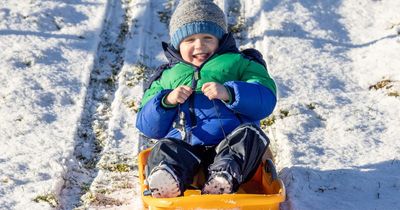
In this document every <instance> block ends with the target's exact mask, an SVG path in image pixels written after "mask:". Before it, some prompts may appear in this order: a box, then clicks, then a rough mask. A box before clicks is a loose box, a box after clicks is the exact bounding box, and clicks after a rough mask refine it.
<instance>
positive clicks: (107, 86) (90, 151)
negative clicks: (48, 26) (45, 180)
mask: <svg viewBox="0 0 400 210" xmlns="http://www.w3.org/2000/svg"><path fill="white" fill-rule="evenodd" d="M128 3H129V0H122V1H119V0H111V1H109V2H108V5H107V11H106V19H105V22H104V25H103V31H102V32H101V34H100V38H101V40H100V42H99V45H98V48H97V54H96V56H95V60H94V65H93V69H92V71H91V75H90V81H89V84H88V89H87V94H86V98H85V103H84V107H83V112H82V116H81V120H80V124H79V127H78V129H77V131H76V136H75V149H74V151H73V156H72V157H71V158H70V161H69V162H68V163H67V171H66V174H65V177H63V178H64V185H63V188H62V189H61V192H60V197H59V206H58V209H73V208H85V207H84V206H85V205H86V204H85V202H84V201H83V199H82V198H81V197H82V196H83V195H84V194H85V193H87V192H88V191H89V190H90V186H91V184H92V182H93V180H94V179H95V177H96V176H97V174H98V171H99V169H98V167H96V164H97V163H98V162H99V160H100V158H101V156H102V150H103V147H104V145H105V142H106V141H107V138H108V137H109V134H108V130H107V128H108V122H109V120H110V117H111V113H110V108H111V103H112V101H113V100H114V94H115V91H116V90H117V88H118V87H117V86H118V85H117V83H116V80H117V75H118V73H119V72H120V70H121V68H122V66H123V64H124V52H125V47H124V42H125V40H126V37H127V36H128V34H129V33H128V32H129V28H130V19H131V17H130V16H129V11H128V10H129V6H128ZM89 200H90V199H89Z"/></svg>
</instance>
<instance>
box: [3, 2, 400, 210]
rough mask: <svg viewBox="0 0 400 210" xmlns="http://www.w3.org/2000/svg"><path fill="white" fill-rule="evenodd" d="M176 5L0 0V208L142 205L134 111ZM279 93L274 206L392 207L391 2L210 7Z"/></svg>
mask: <svg viewBox="0 0 400 210" xmlns="http://www.w3.org/2000/svg"><path fill="white" fill-rule="evenodd" d="M177 2H178V1H177V0H176V1H174V0H136V1H135V0H121V1H118V0H108V1H106V0H97V1H95V0H71V1H44V0H38V1H26V2H24V1H23V2H21V1H11V0H8V1H2V2H1V3H0V49H1V50H0V57H1V60H0V118H1V123H0V143H1V144H2V146H1V147H0V209H28V208H29V209H54V208H56V209H72V208H76V207H77V208H78V209H85V208H92V209H140V208H141V203H140V196H139V194H138V183H137V182H138V180H137V166H136V163H135V161H136V155H137V152H138V149H139V147H140V146H141V145H138V142H139V133H138V131H137V130H136V129H135V126H134V125H135V117H136V116H135V115H136V111H137V108H138V104H139V102H140V98H141V95H142V91H143V84H144V83H146V81H147V78H148V77H149V76H150V75H151V73H152V69H154V68H155V67H156V66H157V65H159V64H161V63H163V62H165V58H164V57H163V53H162V49H161V45H160V42H161V41H168V39H169V38H168V35H167V30H168V29H167V24H168V21H169V17H170V15H171V13H172V11H173V9H174V7H175V6H176V4H177ZM215 2H216V3H217V4H218V5H220V7H221V8H223V9H224V11H225V12H226V14H227V18H228V21H229V23H230V29H231V30H232V31H233V32H235V37H236V38H237V43H238V44H239V45H240V46H241V48H248V47H255V48H257V49H258V50H260V51H261V52H262V53H263V55H264V58H265V59H266V61H267V64H268V67H269V71H270V73H271V75H272V76H273V77H274V78H275V80H276V83H277V85H278V92H279V93H278V94H279V102H278V107H277V108H276V109H275V111H274V113H273V115H271V116H270V117H269V118H268V119H266V120H265V121H264V129H265V131H266V132H267V134H268V135H269V137H270V138H271V140H272V145H271V149H272V151H273V153H274V155H275V162H276V165H277V167H278V169H279V171H280V177H281V178H282V179H283V180H284V182H285V185H286V188H287V201H286V202H285V203H283V204H282V206H281V207H282V209H400V201H399V199H398V197H399V195H400V176H399V175H398V174H400V155H399V154H400V137H399V136H400V129H399V127H400V114H399V113H400V69H399V66H400V59H398V57H399V56H398V54H399V52H400V13H399V8H400V1H397V0H385V1H380V0H342V1H339V0H326V1H311V0H284V1H277V0H266V1H262V0H258V1H256V0H247V1H244V0H216V1H215Z"/></svg>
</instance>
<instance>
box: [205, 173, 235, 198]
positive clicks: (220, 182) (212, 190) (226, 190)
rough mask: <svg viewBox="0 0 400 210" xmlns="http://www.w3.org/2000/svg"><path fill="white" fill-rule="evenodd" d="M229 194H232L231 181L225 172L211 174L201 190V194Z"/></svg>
mask: <svg viewBox="0 0 400 210" xmlns="http://www.w3.org/2000/svg"><path fill="white" fill-rule="evenodd" d="M230 193H233V179H232V176H231V175H230V174H229V173H228V172H225V171H219V172H212V173H211V176H210V178H209V179H208V181H207V182H206V183H205V184H204V187H203V190H202V194H230Z"/></svg>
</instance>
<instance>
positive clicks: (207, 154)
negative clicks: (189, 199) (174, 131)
mask: <svg viewBox="0 0 400 210" xmlns="http://www.w3.org/2000/svg"><path fill="white" fill-rule="evenodd" d="M214 148H215V147H204V146H192V145H190V144H188V143H186V142H184V141H182V140H179V139H161V140H159V141H157V143H156V144H155V145H154V147H153V148H152V150H151V153H150V156H149V158H148V162H147V167H148V171H149V172H151V171H152V170H153V169H154V168H155V167H157V166H159V165H162V164H166V165H168V166H169V167H170V168H171V169H172V170H173V171H174V173H175V174H176V176H177V177H178V179H180V180H178V181H179V182H180V184H181V190H182V191H184V188H186V186H189V185H191V184H192V183H193V178H194V176H195V175H196V174H197V172H198V171H199V169H200V166H201V165H203V166H204V165H205V166H206V167H207V166H208V165H209V162H211V161H212V158H213V157H214V156H215V151H214ZM206 167H205V168H206Z"/></svg>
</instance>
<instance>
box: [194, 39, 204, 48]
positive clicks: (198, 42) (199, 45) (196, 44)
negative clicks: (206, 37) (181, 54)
mask: <svg viewBox="0 0 400 210" xmlns="http://www.w3.org/2000/svg"><path fill="white" fill-rule="evenodd" d="M203 44H204V42H203V40H201V39H196V40H195V41H194V46H195V47H201V46H202V45H203Z"/></svg>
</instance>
